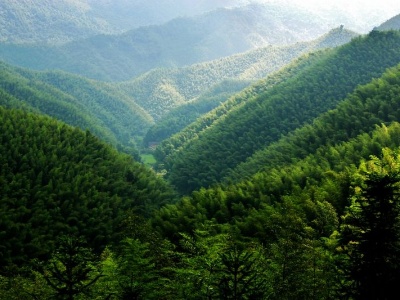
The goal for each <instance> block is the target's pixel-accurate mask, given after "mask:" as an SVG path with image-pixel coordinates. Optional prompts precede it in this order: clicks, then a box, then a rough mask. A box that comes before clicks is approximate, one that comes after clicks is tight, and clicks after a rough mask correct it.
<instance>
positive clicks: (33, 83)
mask: <svg viewBox="0 0 400 300" xmlns="http://www.w3.org/2000/svg"><path fill="white" fill-rule="evenodd" d="M0 90H1V91H2V92H3V93H5V94H9V95H10V96H12V97H13V99H14V100H13V101H12V102H10V101H8V102H7V103H6V102H5V98H2V99H0V101H1V102H0V104H2V105H7V107H20V105H21V104H18V102H20V103H24V105H26V106H30V107H32V108H35V110H36V111H40V112H42V113H44V114H47V115H49V116H52V117H55V118H57V119H59V120H63V121H64V122H66V123H68V124H71V125H73V126H78V127H80V128H82V129H83V130H85V129H90V130H91V131H92V132H93V133H94V134H95V135H97V136H98V137H100V138H102V139H103V140H105V141H107V142H109V143H112V144H114V145H121V146H124V147H131V148H132V147H133V146H135V142H137V139H139V138H140V137H141V136H143V135H144V134H145V132H146V131H147V129H148V128H149V126H150V125H151V124H152V122H153V121H152V118H151V117H150V116H149V115H148V114H147V113H146V112H145V111H144V110H143V109H142V108H141V107H139V106H138V105H137V104H135V102H134V101H133V100H132V99H131V98H129V97H128V96H126V95H124V94H122V93H120V92H118V91H116V90H115V89H113V88H111V87H108V86H106V85H104V84H102V83H99V82H95V81H92V80H89V79H86V78H83V77H79V76H76V75H71V74H67V73H61V72H43V73H41V72H33V71H29V70H26V69H19V68H14V67H11V66H9V65H6V64H0ZM135 140H136V141H135Z"/></svg>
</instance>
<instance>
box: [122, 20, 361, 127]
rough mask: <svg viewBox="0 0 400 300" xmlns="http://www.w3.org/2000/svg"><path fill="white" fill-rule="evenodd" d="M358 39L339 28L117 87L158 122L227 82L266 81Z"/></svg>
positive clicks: (165, 71)
mask: <svg viewBox="0 0 400 300" xmlns="http://www.w3.org/2000/svg"><path fill="white" fill-rule="evenodd" d="M355 36H356V34H355V33H354V32H351V31H349V30H346V29H343V28H337V29H333V30H331V31H330V32H329V33H327V34H325V35H323V36H322V37H320V38H318V39H316V40H313V41H309V42H302V43H296V44H294V45H290V46H273V45H269V46H267V47H261V48H257V49H255V50H251V51H247V52H244V53H240V54H236V55H232V56H228V57H224V58H220V59H217V60H213V61H207V62H204V63H198V64H194V65H191V66H188V67H184V68H172V69H155V70H152V71H149V72H147V73H146V74H143V75H141V76H138V77H136V78H134V79H132V80H129V81H127V82H123V83H121V84H117V86H118V87H119V88H121V89H122V90H124V92H126V93H127V94H129V95H131V96H132V97H133V98H134V99H135V101H136V102H137V103H138V104H139V105H141V106H142V107H143V108H145V109H146V110H147V111H148V112H149V113H150V114H151V115H152V116H153V117H154V118H155V119H157V120H158V119H159V118H160V117H161V116H163V115H165V113H166V112H168V111H169V110H171V108H174V107H176V106H178V105H182V103H187V102H188V101H192V100H194V99H195V98H198V97H199V96H202V95H204V93H205V91H207V92H208V93H209V92H210V91H209V90H210V89H211V90H212V89H214V87H215V85H216V84H220V83H221V82H222V81H224V80H232V79H236V80H241V81H250V80H252V81H254V80H257V79H261V78H264V77H266V76H267V75H269V74H271V73H273V72H275V71H277V70H279V69H281V68H282V67H284V66H286V65H287V64H289V63H290V62H292V61H293V60H294V59H296V58H298V57H299V56H301V55H303V54H306V53H309V52H313V51H316V50H319V49H323V48H334V47H336V46H339V45H343V44H345V43H347V42H349V41H350V40H351V38H353V37H355ZM243 88H244V87H243ZM199 100H200V99H199Z"/></svg>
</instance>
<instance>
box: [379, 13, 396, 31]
mask: <svg viewBox="0 0 400 300" xmlns="http://www.w3.org/2000/svg"><path fill="white" fill-rule="evenodd" d="M377 29H378V30H399V29H400V15H397V16H394V17H393V18H390V19H389V20H387V21H386V22H384V23H383V24H381V25H380V26H379V27H377Z"/></svg>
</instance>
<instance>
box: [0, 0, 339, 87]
mask: <svg viewBox="0 0 400 300" xmlns="http://www.w3.org/2000/svg"><path fill="white" fill-rule="evenodd" d="M283 20H290V21H285V22H283ZM336 26H337V25H336ZM330 29H331V28H330V27H328V26H326V24H325V22H324V20H321V19H320V18H319V17H318V16H315V15H313V14H310V13H309V12H308V11H306V10H302V9H298V10H293V9H289V8H287V7H285V6H283V7H282V6H279V5H278V4H263V5H262V4H251V5H248V6H243V7H238V8H230V9H227V8H223V9H222V8H221V9H218V10H215V11H211V12H209V13H206V14H203V15H200V16H196V17H192V18H188V17H187V18H183V17H182V18H177V19H174V20H171V21H169V22H168V23H165V24H163V25H157V26H147V27H140V28H137V29H134V30H131V31H128V32H126V33H123V34H121V35H97V36H94V37H91V38H87V39H83V40H79V41H73V42H70V43H67V44H65V45H61V46H53V47H45V46H40V45H33V46H31V45H15V44H9V43H1V44H0V59H3V60H4V61H6V62H9V63H11V64H14V65H18V66H21V67H28V68H33V69H40V70H42V69H61V70H64V71H68V72H71V73H77V74H80V75H84V76H87V77H90V78H94V79H101V80H112V81H118V80H128V79H131V78H132V77H134V76H137V75H139V74H142V73H144V72H146V71H149V70H151V69H153V68H160V67H180V66H185V65H191V64H194V63H198V62H205V61H209V60H213V59H217V58H221V57H225V56H229V55H233V54H236V53H239V52H244V51H247V50H250V49H253V48H255V47H260V46H264V45H268V44H273V45H288V44H293V43H295V42H299V41H305V40H311V39H314V38H317V37H318V36H320V35H322V34H324V33H326V32H327V31H328V30H330Z"/></svg>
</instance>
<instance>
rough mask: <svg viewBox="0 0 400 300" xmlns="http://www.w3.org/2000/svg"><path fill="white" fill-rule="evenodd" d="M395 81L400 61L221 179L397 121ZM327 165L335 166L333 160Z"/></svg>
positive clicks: (277, 163)
mask: <svg viewBox="0 0 400 300" xmlns="http://www.w3.org/2000/svg"><path fill="white" fill-rule="evenodd" d="M399 82H400V65H398V66H396V67H394V68H391V69H388V70H387V71H386V72H385V73H384V74H383V76H382V77H380V78H379V79H375V80H373V81H372V82H371V83H369V84H367V85H365V86H361V87H359V88H357V89H356V90H355V91H354V92H353V93H352V94H351V95H349V96H348V97H347V98H346V99H345V100H343V101H342V102H341V103H340V104H339V105H338V106H337V107H336V108H335V109H333V110H331V111H329V112H326V113H324V114H322V115H320V116H319V117H318V118H316V119H315V120H314V122H313V123H312V124H310V125H307V126H304V127H302V128H300V129H297V130H295V131H293V132H292V133H290V134H289V135H287V136H285V137H283V138H281V139H280V140H279V141H278V142H276V143H273V144H271V145H269V146H268V147H266V148H265V149H262V150H260V151H257V152H256V153H255V154H254V155H253V156H251V157H250V158H248V159H247V160H246V162H244V163H242V164H239V165H238V166H237V167H236V168H235V169H234V170H232V172H230V174H229V175H228V176H227V178H225V179H226V180H227V181H242V180H243V179H244V178H249V177H251V176H252V175H254V174H255V173H257V172H268V170H269V169H271V168H279V167H282V166H285V165H288V164H290V163H291V162H295V161H298V160H301V159H303V158H304V157H305V156H307V155H310V154H314V153H316V151H317V149H318V148H319V147H327V146H329V145H334V144H339V143H341V142H345V141H347V140H349V139H352V138H355V137H356V136H357V135H359V134H360V133H363V132H369V131H371V130H373V129H374V128H375V126H378V125H381V124H390V123H391V122H397V121H399V120H400V119H399V118H400V102H399V100H400V98H399V97H398V92H399V87H398V83H399ZM375 154H378V153H375ZM363 155H364V154H363ZM364 156H365V155H364ZM331 168H332V169H335V166H334V165H333V162H331Z"/></svg>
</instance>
